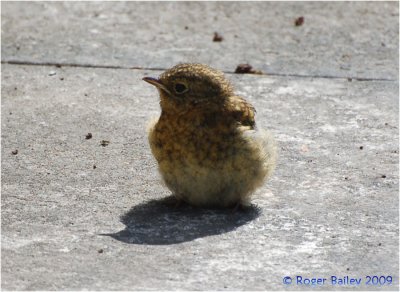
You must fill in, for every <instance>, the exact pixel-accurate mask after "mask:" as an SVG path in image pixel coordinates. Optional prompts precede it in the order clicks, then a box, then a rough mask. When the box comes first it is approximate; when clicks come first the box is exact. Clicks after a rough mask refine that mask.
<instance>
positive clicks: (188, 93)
mask: <svg viewBox="0 0 400 292" xmlns="http://www.w3.org/2000/svg"><path fill="white" fill-rule="evenodd" d="M143 80H144V81H146V82H148V83H150V84H152V85H154V86H156V87H157V89H158V91H159V93H160V105H161V110H162V111H161V116H160V118H159V119H158V121H157V122H155V123H154V124H153V125H151V127H150V131H149V143H150V147H151V151H152V153H153V155H154V157H155V158H156V160H157V162H158V165H159V171H160V173H161V175H162V178H163V180H164V181H165V183H166V185H167V186H168V188H169V189H170V190H171V191H172V192H173V194H174V195H175V196H176V198H177V199H178V201H181V200H183V201H185V202H187V203H189V204H191V205H194V206H199V207H235V206H240V205H247V204H248V203H249V198H250V195H251V193H253V192H254V191H255V190H256V189H257V188H258V187H260V186H261V185H262V184H263V182H264V181H265V179H266V178H267V177H268V176H270V175H271V173H272V171H273V169H274V167H275V161H276V147H275V143H274V140H273V138H272V136H271V135H270V134H269V133H268V132H266V131H262V130H261V129H256V125H255V120H254V115H255V109H254V107H253V106H252V105H250V104H249V103H248V102H247V101H245V100H244V99H243V98H242V97H240V96H237V95H235V93H234V91H233V87H232V85H231V84H230V83H229V81H228V80H227V79H225V77H224V74H223V73H222V72H220V71H217V70H215V69H213V68H210V67H208V66H206V65H202V64H179V65H176V66H174V67H173V68H171V69H169V70H167V71H165V72H164V73H163V74H161V75H160V77H159V78H152V77H144V78H143Z"/></svg>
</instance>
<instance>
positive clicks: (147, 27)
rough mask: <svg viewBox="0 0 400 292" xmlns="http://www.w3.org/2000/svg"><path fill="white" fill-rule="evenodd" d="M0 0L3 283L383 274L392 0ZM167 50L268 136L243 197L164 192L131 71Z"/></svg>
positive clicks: (96, 284)
mask: <svg viewBox="0 0 400 292" xmlns="http://www.w3.org/2000/svg"><path fill="white" fill-rule="evenodd" d="M1 5H2V77H1V78H2V110H1V119H2V188H1V191H2V192H1V194H2V198H1V202H2V212H1V219H2V230H1V231H2V235H1V245H2V246H1V247H2V255H1V257H2V279H1V284H2V289H5V290H61V289H64V290H84V289H88V290H150V289H151V290H182V289H185V290H309V289H310V288H312V289H317V290H338V289H352V290H376V289H379V290H398V289H399V286H398V285H399V282H398V281H399V280H398V275H399V260H398V244H399V241H398V223H399V221H398V212H399V209H398V205H399V199H398V191H399V184H398V162H399V156H398V155H399V154H398V152H399V140H398V122H399V117H398V114H399V111H398V108H399V103H398V96H399V87H398V50H399V45H398V43H399V38H398V24H399V22H398V21H399V20H398V3H389V2H385V3H373V2H369V3H353V2H350V3H347V2H345V3H344V2H337V3H333V2H332V3H317V2H313V3H290V2H286V3H268V2H257V3H256V2H253V3H250V2H241V3H214V2H207V3H199V2H190V3H178V2H163V3H160V2H151V3H142V2H130V3H124V2H118V3H111V2H96V3H94V2H74V3H67V2H61V3H59V2H57V3H56V2H24V3H9V2H2V3H1ZM200 8H201V9H203V11H204V13H203V14H201V15H200V14H196V13H195V11H198V9H200ZM38 16H40V17H38ZM298 16H304V17H305V22H304V24H303V26H300V27H295V26H294V25H293V21H294V19H295V18H296V17H298ZM238 20H240V21H238ZM186 26H187V27H188V28H187V29H185V27H186ZM214 31H218V32H219V33H220V34H221V35H223V37H224V40H223V41H222V42H221V43H213V42H212V35H213V33H214ZM235 35H236V37H235ZM222 56H223V57H222ZM181 61H198V62H203V63H208V64H209V65H211V66H213V67H216V68H219V69H222V70H224V71H225V72H227V77H228V78H229V79H230V80H231V81H232V83H233V84H234V85H235V87H236V90H237V92H238V94H240V95H243V96H245V97H246V98H247V99H248V100H249V101H250V102H251V103H252V104H253V105H254V106H255V107H256V109H257V116H256V120H257V123H258V125H259V126H261V127H266V128H269V129H270V130H271V131H272V132H273V133H274V135H275V137H276V140H277V141H278V143H279V148H280V159H279V164H278V167H277V170H276V172H275V174H274V175H273V177H272V179H271V180H270V182H269V183H267V184H266V185H265V186H264V187H263V188H262V189H261V190H260V191H259V192H258V193H257V194H256V196H255V198H254V200H253V205H252V206H251V207H250V208H249V209H247V210H245V211H243V212H239V213H235V214H231V213H230V212H229V211H218V210H202V209H194V208H191V207H189V206H183V207H182V208H180V209H174V208H173V207H171V206H170V205H169V197H168V196H169V195H170V193H169V191H168V190H167V189H166V188H165V187H163V185H162V184H161V182H160V180H159V176H158V174H157V171H156V168H157V167H156V163H155V161H154V159H153V158H152V156H151V153H150V150H149V147H148V144H147V137H146V130H145V129H146V125H147V122H148V121H149V120H150V119H151V118H152V117H155V116H157V115H158V114H159V105H158V98H157V94H156V93H155V91H154V89H153V88H151V87H149V86H147V85H146V84H145V83H144V82H142V81H141V78H142V77H143V76H148V75H150V76H153V75H154V76H156V75H158V74H160V73H161V72H162V70H160V69H163V68H168V67H169V66H171V65H174V64H175V63H178V62H181ZM242 62H249V63H250V64H252V65H253V66H254V67H255V68H256V69H261V70H263V71H264V72H265V74H264V75H239V74H231V73H230V72H233V71H234V69H235V67H236V65H237V64H239V63H242ZM29 64H30V65H29ZM56 64H59V65H60V64H62V66H55V65H56ZM132 67H135V68H136V69H131V68H132ZM146 68H147V69H146ZM361 80H362V81H361ZM89 132H90V133H92V138H91V139H86V138H85V136H86V135H87V133H89ZM102 140H107V141H110V143H109V145H108V146H105V147H104V146H102V145H101V143H100V142H101V141H102ZM15 150H18V153H17V154H16V155H15V154H13V153H12V152H13V151H15ZM14 153H15V152H14ZM296 275H301V276H303V277H310V278H311V277H325V278H329V277H330V276H332V275H337V276H340V277H344V276H350V277H357V278H359V277H360V278H362V279H363V284H362V285H359V286H351V287H344V286H337V285H336V286H335V285H330V284H327V285H323V286H316V287H310V286H304V285H303V286H302V285H296V284H292V285H284V284H283V282H282V281H283V278H284V277H286V276H290V277H292V278H295V276H296ZM367 275H371V276H372V275H377V276H381V275H384V276H393V283H392V284H391V285H383V286H382V287H377V286H371V285H365V276H367Z"/></svg>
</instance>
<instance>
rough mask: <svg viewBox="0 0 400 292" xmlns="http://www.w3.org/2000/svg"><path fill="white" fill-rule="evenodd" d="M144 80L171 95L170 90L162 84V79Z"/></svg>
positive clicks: (144, 78) (147, 78)
mask: <svg viewBox="0 0 400 292" xmlns="http://www.w3.org/2000/svg"><path fill="white" fill-rule="evenodd" d="M143 80H144V81H146V82H148V83H150V84H151V85H154V86H155V87H157V88H158V89H161V90H163V91H165V92H166V93H168V94H171V93H170V92H169V90H168V89H167V88H166V87H165V86H164V84H162V83H161V81H160V79H157V78H153V77H143Z"/></svg>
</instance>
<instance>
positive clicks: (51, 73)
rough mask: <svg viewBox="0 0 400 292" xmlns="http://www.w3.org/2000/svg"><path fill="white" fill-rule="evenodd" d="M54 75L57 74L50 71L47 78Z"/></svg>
mask: <svg viewBox="0 0 400 292" xmlns="http://www.w3.org/2000/svg"><path fill="white" fill-rule="evenodd" d="M56 74H57V72H56V71H50V72H49V76H54V75H56Z"/></svg>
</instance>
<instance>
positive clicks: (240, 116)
mask: <svg viewBox="0 0 400 292" xmlns="http://www.w3.org/2000/svg"><path fill="white" fill-rule="evenodd" d="M227 110H228V113H229V114H230V116H232V117H233V118H234V119H235V120H236V121H237V122H239V123H240V124H242V125H243V126H250V127H251V128H252V129H253V128H254V127H255V124H256V122H255V119H254V116H255V114H256V110H255V108H254V107H253V106H252V105H251V104H250V103H248V102H247V101H246V100H244V98H242V97H240V96H231V97H230V98H229V102H228V104H227Z"/></svg>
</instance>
